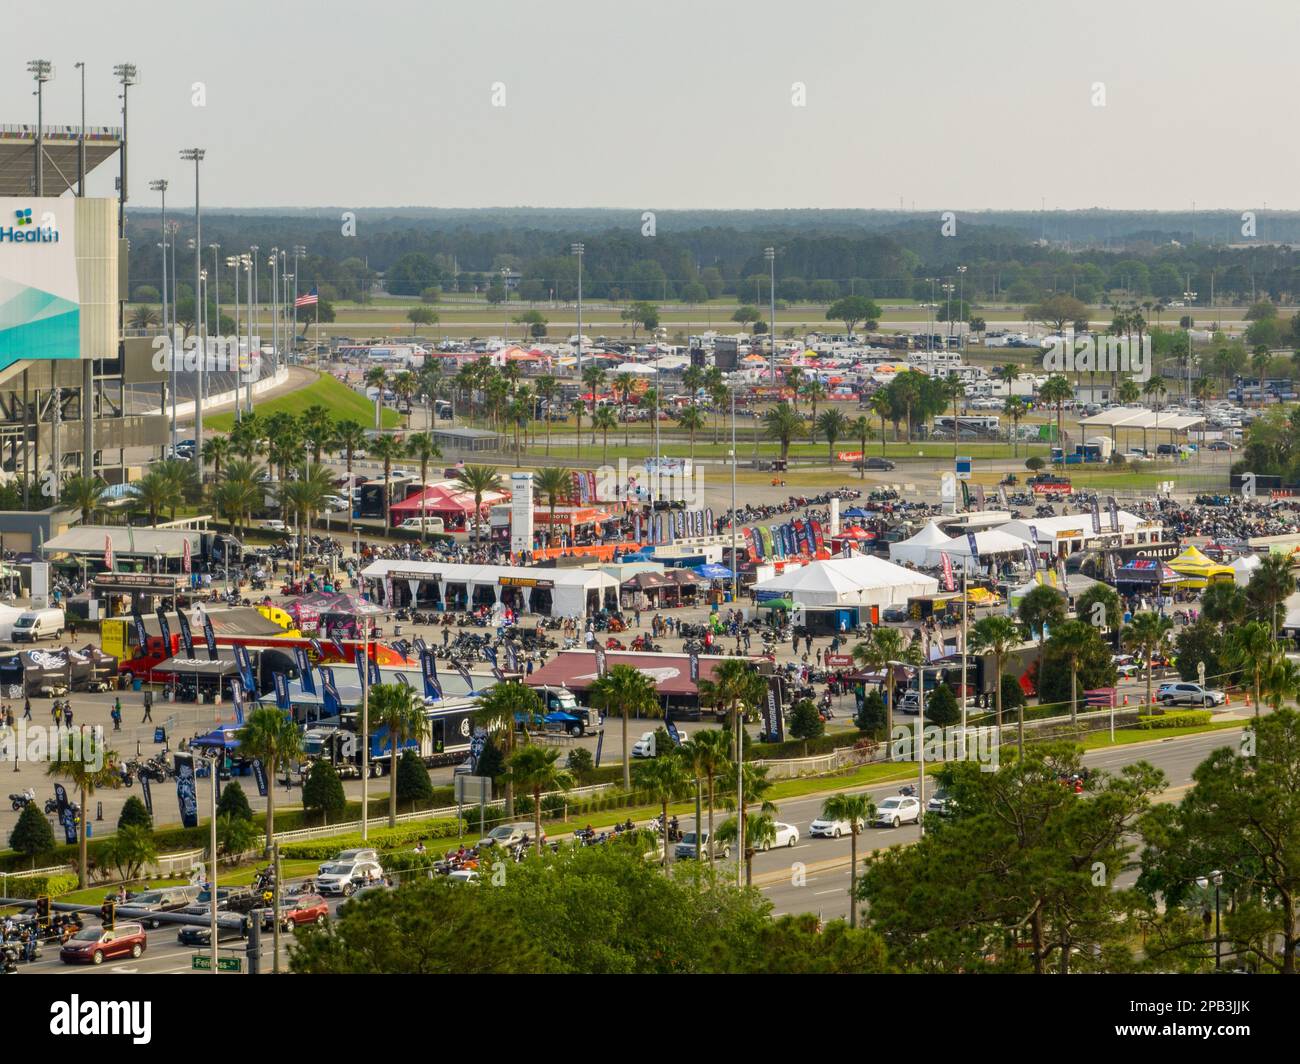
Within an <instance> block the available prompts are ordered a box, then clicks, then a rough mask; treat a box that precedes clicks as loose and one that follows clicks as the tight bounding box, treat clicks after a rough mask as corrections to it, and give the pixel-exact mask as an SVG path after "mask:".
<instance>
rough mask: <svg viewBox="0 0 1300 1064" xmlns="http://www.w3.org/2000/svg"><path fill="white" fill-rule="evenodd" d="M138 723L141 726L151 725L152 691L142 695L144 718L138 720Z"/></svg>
mask: <svg viewBox="0 0 1300 1064" xmlns="http://www.w3.org/2000/svg"><path fill="white" fill-rule="evenodd" d="M140 723H141V724H152V723H153V692H152V691H146V692H145V693H144V716H143V717H141V718H140Z"/></svg>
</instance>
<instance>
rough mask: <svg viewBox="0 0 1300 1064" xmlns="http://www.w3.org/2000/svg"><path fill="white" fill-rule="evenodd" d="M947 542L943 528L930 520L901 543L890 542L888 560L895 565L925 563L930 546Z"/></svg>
mask: <svg viewBox="0 0 1300 1064" xmlns="http://www.w3.org/2000/svg"><path fill="white" fill-rule="evenodd" d="M947 542H948V537H947V536H946V535H944V533H943V529H941V528H940V527H939V525H938V523H937V522H935V521H931V522H930V523H929V524H928V525H926V526H925V527H924V528H923V529H921V531H919V532H918V533H917V534H916V535H914V536H913V537H912V538H911V539H905V540H903V541H902V542H901V543H891V544H890V545H889V560H890V561H891V562H893V563H894V564H895V565H906V564H907V563H908V562H911V563H912V564H913V565H927V564H929V563H928V562H927V561H926V559H927V558H928V557H929V556H930V550H931V548H933V547H937V546H941V545H943V544H946V543H947Z"/></svg>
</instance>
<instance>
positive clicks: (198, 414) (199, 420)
mask: <svg viewBox="0 0 1300 1064" xmlns="http://www.w3.org/2000/svg"><path fill="white" fill-rule="evenodd" d="M206 154H207V152H206V151H205V150H204V149H202V148H182V149H181V159H182V160H183V161H184V162H187V163H193V164H194V339H195V341H196V343H195V346H196V347H197V348H198V350H199V372H198V379H197V380H196V381H195V385H194V465H195V468H196V469H197V470H198V473H199V484H200V485H202V483H203V385H204V379H205V377H206V376H207V368H208V347H207V338H206V337H205V336H203V334H202V326H201V324H200V323H201V322H202V320H203V312H202V306H203V304H202V303H201V302H200V299H201V296H200V293H201V292H202V291H203V215H202V213H201V211H200V209H199V164H200V163H202V162H203V157H204V156H205V155H206Z"/></svg>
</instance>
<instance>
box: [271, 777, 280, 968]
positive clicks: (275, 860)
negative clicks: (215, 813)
mask: <svg viewBox="0 0 1300 1064" xmlns="http://www.w3.org/2000/svg"><path fill="white" fill-rule="evenodd" d="M271 782H272V784H273V785H274V783H275V781H274V780H272V781H271ZM271 875H272V877H273V878H272V885H271V891H272V897H271V917H272V919H273V920H274V921H275V923H274V926H273V928H272V932H271V934H272V939H271V942H272V949H271V974H272V975H279V974H280V844H279V843H278V842H273V843H271Z"/></svg>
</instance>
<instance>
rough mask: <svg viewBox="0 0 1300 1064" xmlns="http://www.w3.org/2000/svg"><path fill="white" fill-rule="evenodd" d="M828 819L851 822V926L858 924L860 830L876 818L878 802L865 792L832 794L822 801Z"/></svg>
mask: <svg viewBox="0 0 1300 1064" xmlns="http://www.w3.org/2000/svg"><path fill="white" fill-rule="evenodd" d="M822 816H823V817H825V818H826V819H827V820H846V821H848V824H849V927H857V926H858V902H857V898H858V832H859V831H861V830H862V826H863V825H864V824H870V823H871V822H872V821H873V820H875V818H876V803H875V802H873V801H872V800H871V799H870V798H869V797H868V796H867V795H865V794H843V793H840V794H832V795H831V796H830V797H829V798H827V799H826V801H824V802H822Z"/></svg>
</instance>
